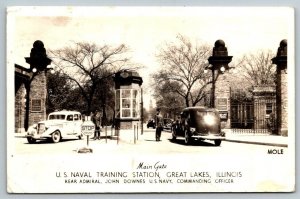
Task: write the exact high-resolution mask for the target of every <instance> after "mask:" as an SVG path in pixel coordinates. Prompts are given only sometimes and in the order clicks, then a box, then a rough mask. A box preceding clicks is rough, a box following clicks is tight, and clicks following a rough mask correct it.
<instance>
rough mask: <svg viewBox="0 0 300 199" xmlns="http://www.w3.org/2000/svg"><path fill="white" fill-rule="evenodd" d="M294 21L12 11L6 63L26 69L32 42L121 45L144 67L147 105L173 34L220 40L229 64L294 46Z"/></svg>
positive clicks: (150, 12) (126, 10)
mask: <svg viewBox="0 0 300 199" xmlns="http://www.w3.org/2000/svg"><path fill="white" fill-rule="evenodd" d="M293 16H294V13H293V9H291V8H287V7H276V8H275V7H248V8H246V7H235V8H233V7H232V8H231V7H43V8H42V7H27V8H21V7H14V8H10V9H9V11H8V23H7V26H8V40H7V41H8V43H7V45H8V62H9V63H13V64H14V63H16V64H19V65H22V66H24V67H29V65H28V64H26V62H25V59H24V57H27V56H29V54H30V50H31V48H32V44H33V42H34V41H35V40H41V41H43V42H44V45H45V47H46V49H58V48H62V47H65V46H68V45H70V43H71V42H72V41H76V42H80V41H87V42H94V43H96V44H100V45H101V44H109V45H113V46H118V45H120V44H126V45H127V46H128V47H129V48H130V51H131V57H132V61H134V62H137V63H140V64H142V65H144V66H145V68H143V69H142V70H140V71H139V73H140V75H141V76H142V78H143V80H144V83H143V87H144V92H145V94H144V96H148V97H146V100H145V102H144V103H145V105H146V106H147V104H149V101H150V99H151V97H150V95H151V92H152V89H151V79H150V75H151V74H152V73H154V72H156V71H157V70H158V69H159V68H160V63H159V62H158V61H157V59H156V57H155V55H156V54H157V52H158V49H159V48H160V47H161V46H163V45H164V44H165V43H166V42H174V41H176V36H177V35H178V34H181V35H183V36H186V37H187V38H189V39H190V40H191V41H192V42H199V43H204V44H208V45H210V46H211V48H213V46H214V43H215V41H216V40H218V39H222V40H224V41H225V44H226V47H227V49H228V53H229V55H231V56H233V62H234V60H235V59H236V58H238V57H240V56H242V55H243V54H247V53H255V52H256V51H258V50H264V49H266V50H269V49H270V50H272V51H273V52H274V53H275V52H276V51H277V48H278V46H279V43H280V41H281V40H282V39H288V41H293V39H294V21H293V19H294V18H293ZM290 44H291V43H289V46H290Z"/></svg>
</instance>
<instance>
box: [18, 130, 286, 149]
mask: <svg viewBox="0 0 300 199" xmlns="http://www.w3.org/2000/svg"><path fill="white" fill-rule="evenodd" d="M224 131H225V133H226V139H225V140H224V141H228V142H238V143H246V144H258V145H268V146H278V147H288V137H284V136H279V135H268V134H253V133H233V132H231V129H225V130H224ZM113 135H114V132H113ZM110 136H111V132H110V131H107V137H108V139H111V138H110ZM145 136H147V135H140V132H139V134H138V135H137V134H136V137H134V134H133V130H122V131H121V132H120V136H119V142H120V143H127V144H134V142H136V143H138V142H141V140H143V137H144V138H145ZM15 137H25V133H15ZM101 137H102V139H105V138H104V137H105V131H104V132H103V131H102V132H101ZM151 138H152V137H151ZM113 139H117V136H113ZM153 139H154V138H153Z"/></svg>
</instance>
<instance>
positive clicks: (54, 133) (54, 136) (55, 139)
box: [51, 130, 61, 143]
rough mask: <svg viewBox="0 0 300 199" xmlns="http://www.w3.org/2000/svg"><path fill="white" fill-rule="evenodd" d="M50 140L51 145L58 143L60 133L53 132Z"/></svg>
mask: <svg viewBox="0 0 300 199" xmlns="http://www.w3.org/2000/svg"><path fill="white" fill-rule="evenodd" d="M51 138H52V142H53V143H58V142H59V141H60V140H61V135H60V132H59V131H58V130H57V131H54V132H53V133H52V135H51Z"/></svg>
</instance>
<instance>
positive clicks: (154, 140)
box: [145, 139, 161, 142]
mask: <svg viewBox="0 0 300 199" xmlns="http://www.w3.org/2000/svg"><path fill="white" fill-rule="evenodd" d="M145 141H147V142H156V140H155V139H153V140H145ZM159 142H161V140H160V141H159Z"/></svg>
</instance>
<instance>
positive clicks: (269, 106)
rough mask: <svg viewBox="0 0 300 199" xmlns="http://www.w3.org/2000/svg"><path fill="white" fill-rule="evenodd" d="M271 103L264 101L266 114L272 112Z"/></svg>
mask: <svg viewBox="0 0 300 199" xmlns="http://www.w3.org/2000/svg"><path fill="white" fill-rule="evenodd" d="M272 109H273V105H272V103H266V114H267V115H270V114H271V113H272Z"/></svg>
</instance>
